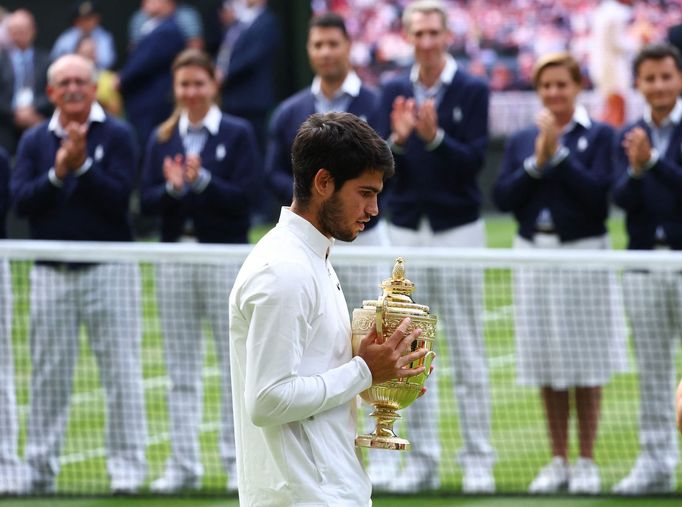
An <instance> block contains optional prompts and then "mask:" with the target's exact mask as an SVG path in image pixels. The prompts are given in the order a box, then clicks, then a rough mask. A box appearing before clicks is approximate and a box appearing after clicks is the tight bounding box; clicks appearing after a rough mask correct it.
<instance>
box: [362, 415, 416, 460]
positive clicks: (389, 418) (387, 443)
mask: <svg viewBox="0 0 682 507" xmlns="http://www.w3.org/2000/svg"><path fill="white" fill-rule="evenodd" d="M370 416H371V417H374V419H376V422H377V423H376V428H375V429H374V431H373V432H372V433H370V434H369V435H358V436H357V438H356V439H355V445H356V446H357V447H369V448H372V449H389V450H392V451H409V450H410V448H411V445H410V442H409V441H408V440H407V439H405V438H400V437H399V436H398V435H396V434H395V432H394V431H393V423H394V422H395V421H397V420H398V419H400V415H398V413H397V412H396V411H395V410H394V409H392V408H389V407H377V406H375V407H374V412H372V413H371V414H370Z"/></svg>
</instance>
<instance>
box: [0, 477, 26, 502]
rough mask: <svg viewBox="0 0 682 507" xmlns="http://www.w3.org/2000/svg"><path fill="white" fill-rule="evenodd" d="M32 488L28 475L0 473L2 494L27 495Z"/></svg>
mask: <svg viewBox="0 0 682 507" xmlns="http://www.w3.org/2000/svg"><path fill="white" fill-rule="evenodd" d="M30 490H31V486H30V484H29V481H28V479H27V478H26V477H23V476H19V475H15V474H9V473H8V474H5V475H0V496H5V495H25V494H27V493H29V492H30Z"/></svg>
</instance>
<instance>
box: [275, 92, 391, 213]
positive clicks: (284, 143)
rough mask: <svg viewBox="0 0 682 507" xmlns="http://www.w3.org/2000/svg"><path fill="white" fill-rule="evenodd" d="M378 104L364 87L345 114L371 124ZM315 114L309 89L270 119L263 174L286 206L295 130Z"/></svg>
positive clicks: (374, 94) (290, 193)
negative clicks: (351, 114) (347, 113)
mask: <svg viewBox="0 0 682 507" xmlns="http://www.w3.org/2000/svg"><path fill="white" fill-rule="evenodd" d="M378 105H379V96H378V94H377V92H376V91H375V90H373V89H372V88H368V87H367V86H364V85H363V86H362V87H361V88H360V93H359V94H358V96H357V97H355V98H353V100H352V101H351V102H350V105H349V106H348V111H347V112H349V113H353V114H354V115H356V116H359V117H360V118H363V119H364V120H366V121H367V122H368V123H369V124H370V125H373V124H374V123H375V120H376V111H377V106H378ZM314 113H315V96H314V95H313V93H312V92H311V91H310V87H308V88H304V89H303V90H301V91H299V92H298V93H296V94H295V95H292V96H291V97H289V98H288V99H286V100H285V101H284V102H282V103H281V104H280V105H279V106H278V107H277V109H276V110H275V112H274V113H273V114H272V119H271V120H270V129H269V133H268V148H267V152H266V155H265V174H266V176H267V178H268V184H269V185H270V187H271V189H272V191H273V193H274V194H275V196H277V198H278V199H279V201H280V202H281V203H282V204H283V205H285V206H288V205H289V204H291V200H292V198H293V188H294V176H293V170H292V166H291V147H292V145H293V144H294V138H295V137H296V133H297V132H298V128H299V127H300V126H301V124H302V123H303V122H304V121H305V120H306V119H307V118H308V116H310V115H311V114H314Z"/></svg>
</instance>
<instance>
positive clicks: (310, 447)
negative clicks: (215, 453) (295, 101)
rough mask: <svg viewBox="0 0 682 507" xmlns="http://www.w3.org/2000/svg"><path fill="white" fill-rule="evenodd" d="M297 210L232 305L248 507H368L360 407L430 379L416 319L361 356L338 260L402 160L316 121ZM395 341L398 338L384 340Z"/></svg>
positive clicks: (263, 244)
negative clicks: (400, 384)
mask: <svg viewBox="0 0 682 507" xmlns="http://www.w3.org/2000/svg"><path fill="white" fill-rule="evenodd" d="M292 160H293V173H294V199H293V202H292V205H291V207H290V208H286V207H285V208H282V212H281V215H280V219H279V222H278V224H277V226H276V227H275V228H274V229H272V230H271V231H270V232H269V233H268V234H266V235H265V236H264V237H263V239H261V241H260V242H259V243H258V244H257V245H256V246H255V248H254V249H253V251H252V252H251V253H250V254H249V256H248V258H247V259H246V261H245V262H244V264H243V265H242V268H241V270H240V272H239V275H238V276H237V280H236V282H235V285H234V288H233V290H232V293H231V295H230V361H231V371H232V395H233V398H234V417H235V439H236V444H237V467H238V477H239V497H240V502H241V503H242V504H243V505H299V504H323V505H365V506H368V505H370V504H371V501H370V494H371V484H370V480H369V478H368V476H367V474H366V473H365V472H364V470H363V468H362V464H361V462H360V460H359V458H358V454H357V453H356V451H355V449H354V447H353V440H354V437H355V426H356V424H355V417H354V415H355V414H354V400H355V397H356V396H357V395H358V394H359V393H360V392H362V391H364V390H366V389H368V388H369V387H370V386H371V385H373V384H378V383H381V382H384V381H387V380H390V379H395V378H398V377H400V378H403V379H404V378H408V377H414V376H417V375H421V374H422V373H424V366H423V365H421V366H417V367H413V366H414V365H413V364H410V363H412V362H415V361H416V362H417V363H419V362H420V360H421V359H422V358H424V357H425V355H426V353H427V351H426V350H425V349H422V348H419V349H417V350H415V351H412V352H409V350H410V347H411V344H412V342H413V341H415V340H417V339H418V337H419V335H420V334H421V330H420V329H418V328H416V327H413V328H412V331H409V329H410V325H411V321H410V319H407V318H406V319H404V320H403V321H402V322H401V324H400V325H399V326H398V327H397V329H396V330H395V332H393V333H392V334H391V335H390V336H384V337H382V336H377V332H376V329H372V331H371V332H370V333H369V334H368V335H367V336H366V337H365V338H364V339H363V340H362V341H361V343H360V345H359V347H358V348H357V350H356V354H355V357H352V351H351V325H350V321H349V316H348V310H347V306H346V302H345V300H344V296H343V292H342V291H341V286H340V284H339V281H338V278H337V276H336V274H335V272H334V269H333V267H332V265H331V263H330V261H329V254H330V250H331V247H332V245H333V243H334V238H338V239H340V240H343V241H352V240H353V239H355V237H357V235H358V233H359V232H360V231H362V230H363V229H364V227H365V223H367V221H368V220H369V219H370V218H371V217H372V216H375V215H377V214H378V211H379V210H378V205H377V195H378V194H379V192H381V190H382V188H383V184H384V180H385V179H387V178H388V177H390V176H392V175H393V171H394V168H393V157H392V155H391V152H390V150H389V148H388V146H387V145H386V143H385V142H384V141H383V140H382V139H381V138H380V137H379V136H378V135H377V134H376V133H375V132H374V131H373V130H372V128H371V127H369V125H368V124H367V123H366V122H365V121H362V120H360V119H359V118H358V117H356V116H354V115H352V114H349V113H327V114H314V115H312V116H310V117H309V118H308V120H306V121H305V122H304V123H303V125H302V126H301V128H300V129H299V132H298V134H297V136H296V139H295V140H294V144H293V148H292ZM383 338H386V340H385V341H384V340H383Z"/></svg>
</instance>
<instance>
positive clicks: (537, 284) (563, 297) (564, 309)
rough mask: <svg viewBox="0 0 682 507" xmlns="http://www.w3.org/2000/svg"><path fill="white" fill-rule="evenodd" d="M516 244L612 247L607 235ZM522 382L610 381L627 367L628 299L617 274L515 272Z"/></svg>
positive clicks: (517, 243)
mask: <svg viewBox="0 0 682 507" xmlns="http://www.w3.org/2000/svg"><path fill="white" fill-rule="evenodd" d="M514 248H545V249H550V248H568V249H607V248H609V240H608V238H607V237H606V236H600V237H594V238H587V239H582V240H578V241H573V242H569V243H560V242H559V238H558V236H555V235H545V234H540V235H537V236H536V240H535V241H534V242H530V241H528V240H526V239H524V238H520V237H517V238H516V239H515V240H514ZM514 312H515V319H516V321H515V325H516V352H517V381H518V383H519V384H520V385H526V386H537V387H542V386H547V387H552V388H554V389H567V388H569V387H595V386H601V385H604V384H606V383H607V382H608V381H609V379H610V378H611V375H612V374H613V373H615V372H621V371H626V370H627V369H628V362H627V352H626V340H627V329H626V326H625V312H624V310H623V298H622V294H621V291H620V288H619V286H618V283H617V281H616V276H615V273H614V272H612V271H607V270H603V269H599V270H594V269H590V270H586V269H584V268H582V269H576V268H574V267H564V266H551V267H538V268H530V267H522V268H517V269H516V271H515V273H514Z"/></svg>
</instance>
